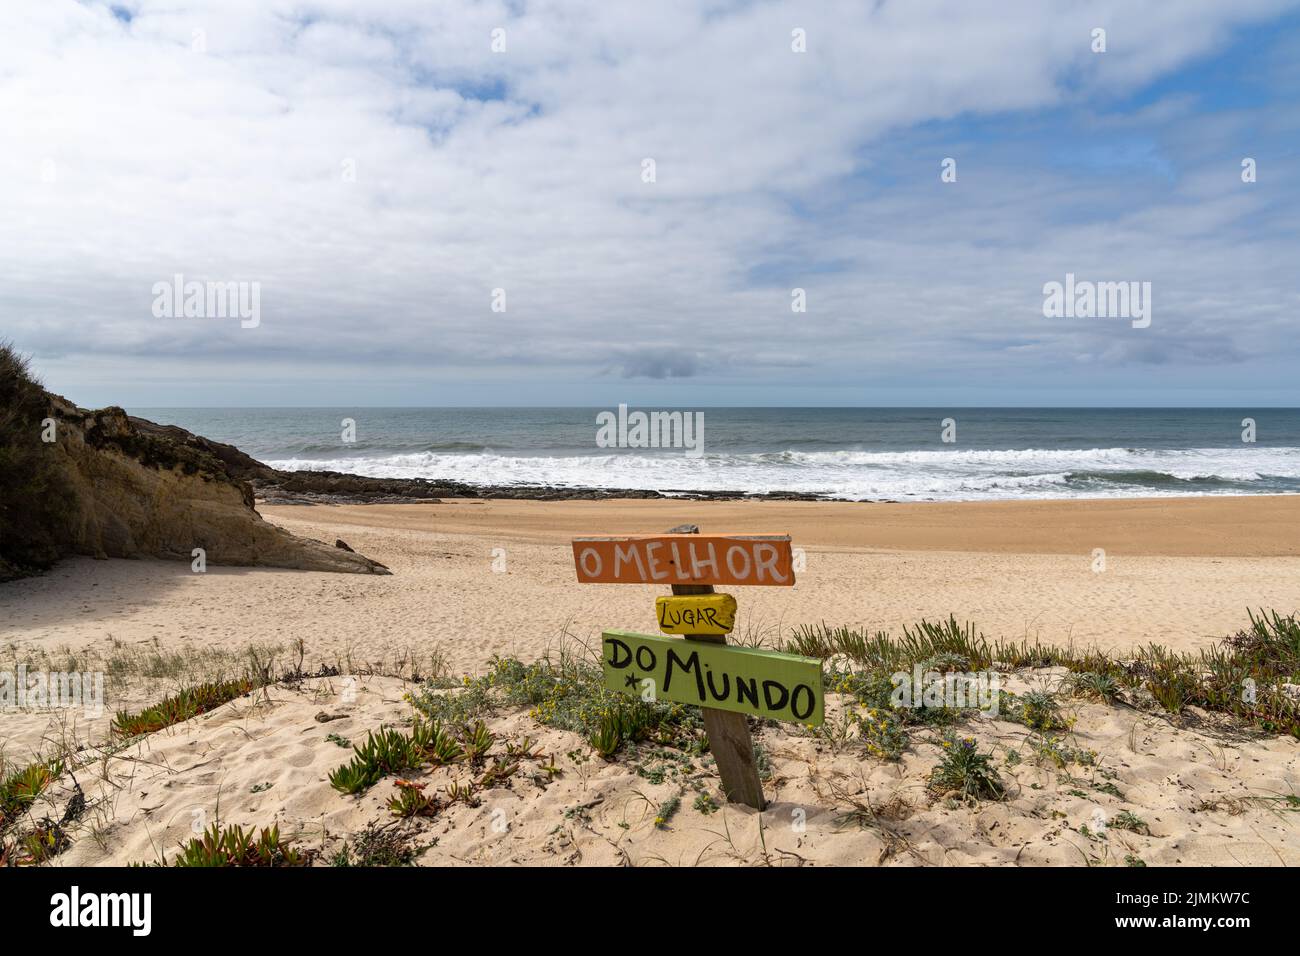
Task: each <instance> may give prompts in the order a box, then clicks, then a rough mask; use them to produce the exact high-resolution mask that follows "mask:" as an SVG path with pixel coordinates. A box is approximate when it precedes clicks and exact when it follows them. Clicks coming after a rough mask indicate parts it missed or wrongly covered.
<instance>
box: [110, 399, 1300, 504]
mask: <svg viewBox="0 0 1300 956" xmlns="http://www.w3.org/2000/svg"><path fill="white" fill-rule="evenodd" d="M637 410H638V408H636V407H634V408H633V409H631V411H632V412H635V411H637ZM640 410H642V411H646V412H649V411H652V410H654V411H658V410H659V409H650V408H649V407H646V408H644V409H640ZM129 411H130V412H131V414H133V415H139V416H141V417H143V418H148V419H150V420H152V421H157V422H162V423H166V424H175V425H180V426H181V427H183V428H187V429H189V430H190V431H193V432H195V433H197V434H200V435H204V436H206V437H207V438H211V439H214V440H216V441H221V442H227V443H229V444H232V445H235V446H237V447H239V448H240V449H242V450H244V451H246V452H248V453H249V454H251V455H252V456H253V457H255V458H258V459H261V460H262V461H264V462H266V463H267V464H269V465H272V466H274V467H276V468H282V469H291V470H293V469H328V470H331V471H345V472H352V473H355V474H359V475H368V476H373V477H421V478H441V479H450V480H455V481H463V482H468V483H471V484H480V485H487V484H493V485H520V486H523V485H550V486H560V487H591V488H636V489H653V490H657V491H663V492H669V493H671V492H673V491H739V492H747V493H765V492H773V491H787V492H804V493H813V494H818V495H825V496H827V497H831V498H848V499H854V500H894V501H965V500H989V499H1014V498H1123V497H1148V496H1159V495H1223V494H1234V495H1239V494H1280V493H1295V492H1300V409H1293V408H1288V409H1269V408H1264V409H1259V410H1244V409H1211V408H1169V409H1153V408H1140V409H1080V408H1014V409H1013V408H966V409H953V410H940V409H934V408H702V409H690V410H686V409H682V410H681V411H683V412H684V413H686V414H692V413H696V412H698V413H701V414H702V415H703V420H702V425H703V428H702V443H701V444H700V446H699V454H698V455H696V454H695V452H693V451H692V450H691V449H689V448H639V447H633V448H628V447H601V446H600V445H599V444H598V418H597V416H598V415H599V414H600V413H601V412H603V411H605V412H613V413H615V414H617V409H598V408H133V409H130V410H129ZM1246 418H1249V419H1252V420H1253V421H1254V423H1255V424H1254V427H1255V439H1256V440H1255V441H1254V442H1246V441H1243V431H1244V430H1245V426H1243V424H1242V420H1243V419H1246ZM344 419H352V420H353V421H354V422H355V441H344V440H343V431H344V424H343V420H344ZM945 419H952V420H953V425H952V426H950V427H949V429H948V430H949V434H950V436H951V437H953V438H954V439H955V440H954V441H952V442H945V441H943V435H944V420H945ZM692 420H694V419H692ZM633 437H635V435H633ZM692 437H693V436H692Z"/></svg>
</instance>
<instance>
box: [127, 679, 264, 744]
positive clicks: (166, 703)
mask: <svg viewBox="0 0 1300 956" xmlns="http://www.w3.org/2000/svg"><path fill="white" fill-rule="evenodd" d="M257 686H258V685H256V684H254V682H253V681H252V680H250V679H249V678H247V677H240V678H236V679H234V680H225V681H211V682H207V683H203V684H196V685H194V686H193V687H187V688H184V689H182V690H181V691H179V692H178V693H176V694H174V695H172V696H171V697H167V698H164V699H163V700H162V701H160V702H159V703H157V704H154V705H153V706H152V707H146V708H145V709H144V710H142V711H140V712H139V713H138V714H130V713H127V712H126V711H121V712H119V713H118V715H117V716H116V717H115V718H114V719H113V726H112V729H113V733H115V734H117V735H118V736H119V737H135V736H137V735H139V734H152V733H155V732H157V731H159V730H162V729H164V728H166V727H170V726H172V725H173V724H178V723H180V722H181V721H184V720H189V719H190V718H191V717H197V716H198V715H199V714H204V713H207V712H208V711H210V710H214V709H216V708H217V707H220V706H221V705H222V704H225V703H228V702H230V701H232V700H234V699H235V698H236V697H242V696H243V695H244V694H247V693H249V692H251V691H253V690H256V689H257Z"/></svg>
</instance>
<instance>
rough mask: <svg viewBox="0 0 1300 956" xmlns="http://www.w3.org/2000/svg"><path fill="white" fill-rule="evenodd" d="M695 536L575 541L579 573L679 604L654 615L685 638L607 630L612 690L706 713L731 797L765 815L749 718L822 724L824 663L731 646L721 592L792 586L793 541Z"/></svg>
mask: <svg viewBox="0 0 1300 956" xmlns="http://www.w3.org/2000/svg"><path fill="white" fill-rule="evenodd" d="M691 535H699V528H697V527H696V526H695V525H683V526H680V527H677V528H673V529H672V530H671V531H669V532H666V533H665V534H663V535H625V536H622V537H599V538H597V537H590V538H575V539H574V541H573V558H574V565H575V566H576V568H577V572H578V580H579V581H580V582H583V583H601V584H667V585H670V586H671V587H672V592H673V596H672V597H671V598H669V597H661V598H659V599H658V600H657V601H656V613H657V616H658V618H659V626H660V629H661V630H663V631H665V632H666V633H669V634H678V635H681V636H682V637H683V638H684V640H682V641H676V640H672V639H668V638H663V637H651V636H649V635H643V634H632V633H629V632H626V631H606V632H605V633H604V635H603V638H602V640H603V646H602V651H601V656H602V662H603V664H602V666H603V668H604V671H605V677H606V686H608V687H610V688H611V689H612V690H618V691H623V692H624V693H629V692H630V693H635V688H637V687H638V686H645V687H649V688H651V689H652V690H653V692H654V693H655V695H656V696H657V697H663V698H665V699H668V700H674V701H680V702H683V703H690V704H696V705H698V706H699V707H700V710H701V712H702V713H703V716H704V730H705V733H707V735H708V739H709V749H710V750H711V751H712V752H713V756H714V759H715V760H716V761H717V764H718V776H719V777H720V778H721V780H722V791H723V793H724V794H726V797H727V799H728V800H731V801H734V802H736V803H743V804H746V805H747V806H751V807H753V808H755V809H756V810H762V809H763V808H764V807H765V806H766V801H765V800H764V799H763V785H762V782H761V781H760V780H759V777H758V765H757V763H756V762H755V760H754V741H753V739H752V738H751V737H750V735H749V724H748V722H747V720H746V714H756V715H759V716H764V717H770V718H771V719H774V720H790V721H795V722H798V723H803V724H807V725H811V726H815V725H817V724H820V723H821V721H822V714H823V700H822V693H823V691H822V672H821V661H819V660H816V659H814V658H807V657H799V656H797V655H793V654H784V653H781V652H779V651H767V650H760V649H757V648H747V647H732V646H728V645H727V634H728V633H729V632H730V631H731V628H732V626H733V624H734V620H735V611H736V602H735V599H734V598H732V597H730V596H729V595H726V594H716V593H715V592H714V590H713V585H714V584H746V585H749V584H763V585H778V586H782V585H784V586H789V585H792V584H794V568H793V562H792V553H791V550H790V538H789V536H788V535H708V536H704V535H701V536H699V537H697V538H692V537H690V536H691ZM688 648H689V650H688ZM724 648H725V649H724ZM638 674H640V676H638ZM674 681H675V683H674ZM628 688H632V690H631V691H629V690H628Z"/></svg>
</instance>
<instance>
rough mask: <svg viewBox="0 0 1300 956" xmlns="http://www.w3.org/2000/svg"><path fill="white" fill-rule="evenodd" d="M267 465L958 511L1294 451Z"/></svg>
mask: <svg viewBox="0 0 1300 956" xmlns="http://www.w3.org/2000/svg"><path fill="white" fill-rule="evenodd" d="M268 464H270V465H272V466H273V467H275V468H281V469H286V470H302V469H325V470H330V471H342V472H351V473H353V474H359V475H366V476H370V477H377V478H439V479H448V480H453V481H462V482H467V483H471V484H479V485H483V484H495V485H552V486H557V487H569V488H576V487H585V488H638V489H653V490H657V491H673V490H676V491H715V490H729V491H741V492H748V493H756V494H762V493H765V492H772V491H792V492H809V493H815V494H823V495H827V496H830V497H837V498H853V499H878V498H888V499H897V500H907V499H919V500H926V499H938V500H953V501H960V500H979V499H999V498H1060V497H1068V498H1078V497H1138V496H1147V495H1198V494H1242V493H1246V492H1251V491H1258V492H1273V493H1277V492H1281V491H1300V448H1293V447H1284V448H1270V447H1263V446H1257V445H1244V444H1243V445H1242V446H1241V447H1239V448H1238V447H1232V448H1193V449H1180V450H1162V449H1140V448H1139V449H1129V448H1091V449H1065V450H1043V449H1008V450H994V451H982V450H972V449H947V450H934V451H900V452H873V451H866V450H842V451H816V452H801V451H782V452H770V453H759V454H729V455H716V454H714V455H705V456H703V457H702V458H686V457H684V456H682V455H679V454H673V453H658V454H651V453H644V452H619V453H609V454H571V455H551V456H543V455H536V456H531V455H511V454H497V453H493V452H490V451H488V452H480V453H472V454H463V453H462V454H455V453H446V452H420V453H406V454H391V455H382V454H370V455H366V456H358V457H353V458H328V459H307V458H291V459H281V460H278V461H270V462H268Z"/></svg>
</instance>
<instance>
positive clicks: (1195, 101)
mask: <svg viewBox="0 0 1300 956" xmlns="http://www.w3.org/2000/svg"><path fill="white" fill-rule="evenodd" d="M5 19H6V23H5V29H4V30H3V31H0V117H2V118H3V122H2V123H0V209H2V210H3V212H4V215H3V216H2V217H0V339H7V340H10V341H11V342H12V343H13V344H14V345H15V346H16V347H17V348H18V349H19V350H21V351H23V352H25V353H27V354H29V355H30V356H31V359H32V366H33V369H34V370H35V371H36V373H37V374H38V375H39V376H40V377H41V378H42V379H43V381H44V382H45V384H46V385H47V386H48V387H49V388H51V389H52V390H54V391H56V392H59V393H60V394H63V395H66V396H67V397H68V398H70V399H72V400H73V401H75V402H77V403H78V404H81V405H83V406H87V407H96V406H102V405H107V404H115V405H123V406H127V407H146V406H148V407H156V406H230V405H234V406H239V405H285V406H309V405H331V406H336V405H374V406H391V405H592V406H602V407H612V406H613V405H615V404H617V403H620V402H627V403H630V404H634V405H637V404H641V405H674V406H685V407H689V406H691V405H946V406H951V405H963V404H964V405H982V406H989V405H1026V406H1033V405H1091V406H1124V405H1146V406H1174V405H1220V406H1221V405H1226V406H1239V405H1241V406H1265V405H1287V406H1296V405H1300V375H1297V369H1298V368H1300V364H1298V360H1300V335H1298V334H1297V321H1296V314H1297V307H1298V306H1300V267H1298V263H1300V225H1298V223H1300V218H1298V217H1297V199H1300V109H1298V108H1297V103H1300V2H1297V0H1233V2H1232V3H1224V2H1222V0H1180V2H1178V3H1158V2H1142V3H1135V2H1133V0H1111V2H1079V0H997V2H972V0H908V2H895V0H879V2H874V3H869V2H863V0H851V2H837V0H825V2H819V3H816V4H787V3H745V2H708V0H691V2H677V0H661V2H656V3H651V4H644V3H640V4H638V3H613V2H609V0H591V2H587V0H567V2H562V3H561V2H541V3H532V2H518V0H516V2H510V3H499V2H487V3H471V2H458V0H442V2H440V0H368V2H364V3H362V2H359V0H354V2H350V3H345V2H340V0H318V2H309V3H307V2H288V0H228V2H220V3H218V2H191V0H115V2H112V3H104V2H89V0H87V2H80V3H78V2H69V0H22V2H19V3H16V4H15V5H14V6H12V7H10V8H8V9H7V10H6V18H5ZM1098 30H1103V31H1105V32H1104V42H1105V49H1104V52H1100V51H1098V50H1097V49H1096V47H1097V46H1098V36H1097V33H1096V31H1098ZM945 160H952V161H953V162H952V163H950V164H948V168H949V169H955V173H956V175H955V178H954V177H952V176H951V175H949V176H948V177H946V179H947V180H949V181H945V177H944V176H943V175H942V174H943V173H944V169H945ZM1245 160H1253V167H1254V173H1255V175H1254V181H1253V182H1247V181H1243V161H1245ZM651 172H652V173H653V175H651ZM1067 274H1073V275H1074V276H1075V277H1076V280H1082V281H1092V282H1126V283H1127V282H1135V283H1139V284H1141V283H1150V287H1149V288H1150V290H1151V298H1150V305H1151V311H1150V323H1149V325H1146V326H1145V327H1139V326H1140V323H1135V322H1132V321H1130V320H1129V319H1128V318H1126V317H1123V316H1114V315H1111V316H1102V317H1084V316H1068V317H1067V316H1047V315H1045V314H1044V311H1045V310H1044V299H1045V295H1044V287H1045V285H1046V284H1048V283H1051V282H1060V283H1064V282H1065V281H1066V276H1067ZM177 275H180V276H182V277H183V280H182V281H183V282H193V283H200V284H203V283H239V284H240V285H239V287H238V288H240V289H241V290H243V291H244V293H245V294H246V295H248V296H252V294H253V292H254V291H255V292H256V295H257V298H256V302H257V310H256V320H255V322H254V321H252V320H248V321H241V320H240V318H239V317H237V316H230V315H225V316H222V315H213V314H199V315H189V316H187V315H185V314H184V309H183V308H177V307H176V305H175V304H165V303H164V304H161V305H160V301H159V300H160V296H161V294H162V293H161V292H160V289H161V288H162V287H163V286H170V285H171V284H172V283H173V281H174V278H173V277H175V276H177ZM201 288H204V289H206V286H201ZM1139 288H1141V285H1139ZM794 290H802V293H801V294H800V293H796V292H795V291H794ZM799 298H802V301H803V303H804V306H805V310H804V311H795V306H796V304H797V301H798V299H799ZM247 301H248V302H249V303H250V304H251V303H252V301H253V300H252V299H251V298H250V299H248V300H247ZM199 311H200V312H202V311H203V309H200V310H199Z"/></svg>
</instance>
